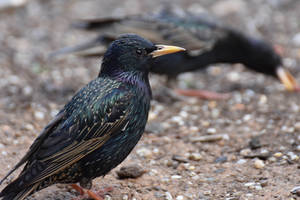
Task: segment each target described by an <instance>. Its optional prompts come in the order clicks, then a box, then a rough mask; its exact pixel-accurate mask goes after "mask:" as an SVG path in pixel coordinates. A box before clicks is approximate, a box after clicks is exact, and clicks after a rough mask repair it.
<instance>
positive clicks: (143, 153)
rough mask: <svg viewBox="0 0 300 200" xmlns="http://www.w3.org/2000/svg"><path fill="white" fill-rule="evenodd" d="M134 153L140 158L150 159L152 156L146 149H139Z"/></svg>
mask: <svg viewBox="0 0 300 200" xmlns="http://www.w3.org/2000/svg"><path fill="white" fill-rule="evenodd" d="M136 153H137V154H138V155H139V156H141V157H145V158H150V157H151V156H152V151H151V150H150V149H147V148H140V149H137V150H136Z"/></svg>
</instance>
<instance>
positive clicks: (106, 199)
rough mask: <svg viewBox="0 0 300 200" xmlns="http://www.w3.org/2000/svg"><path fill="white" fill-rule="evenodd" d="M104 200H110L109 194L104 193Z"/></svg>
mask: <svg viewBox="0 0 300 200" xmlns="http://www.w3.org/2000/svg"><path fill="white" fill-rule="evenodd" d="M104 200H112V198H111V196H109V195H105V196H104Z"/></svg>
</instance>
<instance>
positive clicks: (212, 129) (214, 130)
mask: <svg viewBox="0 0 300 200" xmlns="http://www.w3.org/2000/svg"><path fill="white" fill-rule="evenodd" d="M216 132H217V130H216V129H215V128H209V129H207V133H208V134H215V133H216Z"/></svg>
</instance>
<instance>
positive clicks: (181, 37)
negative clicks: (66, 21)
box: [74, 10, 227, 51]
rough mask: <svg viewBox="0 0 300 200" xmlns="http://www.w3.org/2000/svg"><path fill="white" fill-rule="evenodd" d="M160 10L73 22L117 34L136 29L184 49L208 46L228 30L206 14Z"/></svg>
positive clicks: (144, 34) (88, 28) (201, 48)
mask: <svg viewBox="0 0 300 200" xmlns="http://www.w3.org/2000/svg"><path fill="white" fill-rule="evenodd" d="M184 14H185V15H184V16H180V15H179V14H178V13H176V12H170V11H169V10H168V11H166V10H162V11H161V12H159V13H158V14H150V15H147V14H144V15H132V16H125V17H123V18H111V17H110V18H99V19H90V20H87V19H86V20H81V21H78V22H77V23H74V26H75V27H77V28H81V29H84V30H89V31H90V30H92V31H97V32H100V34H106V35H110V36H112V37H116V36H118V35H120V34H124V33H136V34H138V35H141V36H142V37H145V38H147V39H149V40H151V41H152V42H154V43H163V44H172V45H177V46H181V47H184V48H186V49H187V50H202V51H205V50H209V49H210V48H211V47H212V46H213V44H214V43H215V42H216V41H217V40H218V39H219V38H221V37H224V36H225V35H226V33H227V30H226V29H224V27H223V26H222V25H221V24H220V23H218V22H217V20H212V19H209V18H208V17H207V16H205V15H203V16H200V15H199V16H196V15H194V14H191V13H187V12H185V13H184Z"/></svg>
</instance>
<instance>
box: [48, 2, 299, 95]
mask: <svg viewBox="0 0 300 200" xmlns="http://www.w3.org/2000/svg"><path fill="white" fill-rule="evenodd" d="M73 26H74V27H76V28H80V29H83V30H87V31H96V32H98V33H99V36H98V37H96V38H94V39H92V40H90V41H87V42H85V43H81V44H79V45H77V46H73V47H66V48H63V49H61V50H58V51H56V52H54V53H53V54H52V56H57V55H61V54H66V53H76V54H78V55H81V56H85V57H94V56H97V57H98V56H102V55H103V52H105V49H106V47H107V46H108V45H109V44H110V42H111V41H112V40H114V39H115V38H116V37H117V36H118V35H119V34H122V33H126V32H132V33H137V34H139V35H141V36H143V37H146V38H149V39H150V40H151V41H153V42H154V43H166V44H172V45H178V46H182V47H184V48H185V49H187V51H185V52H178V53H175V54H169V55H165V56H161V57H159V58H157V59H155V60H153V62H152V65H151V68H150V72H152V73H156V74H161V75H166V76H167V77H168V81H170V80H174V79H175V78H176V77H177V75H178V74H181V73H184V72H191V71H195V70H201V69H205V68H206V67H208V66H209V65H211V64H215V63H229V64H234V63H241V64H243V65H244V66H245V67H246V68H248V69H250V70H252V71H255V72H259V73H263V74H265V75H269V76H272V77H274V78H276V79H277V80H279V81H280V82H282V83H283V84H284V86H285V88H286V89H287V90H288V91H296V90H299V87H298V85H297V83H296V81H295V79H294V77H293V76H292V75H291V73H290V72H289V71H288V70H287V69H286V68H285V67H284V66H283V64H282V59H281V57H280V55H278V54H277V53H276V52H275V51H274V49H273V47H272V46H271V45H270V44H269V43H267V42H265V41H263V40H260V39H256V38H252V37H250V36H248V35H246V34H244V33H242V32H240V31H237V30H235V29H233V28H230V27H228V26H226V25H222V24H221V23H220V22H218V21H216V20H210V19H208V18H207V17H205V16H196V15H194V14H192V13H189V12H186V11H184V10H178V9H173V8H172V7H171V6H165V7H164V8H163V9H161V10H160V12H158V13H154V14H141V15H133V16H125V17H122V18H113V17H110V18H101V19H91V20H81V21H79V22H77V23H74V24H73ZM177 92H178V93H180V94H182V95H187V96H198V97H202V98H208V99H218V98H224V97H225V96H226V95H222V94H218V93H212V92H208V91H200V90H177Z"/></svg>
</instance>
